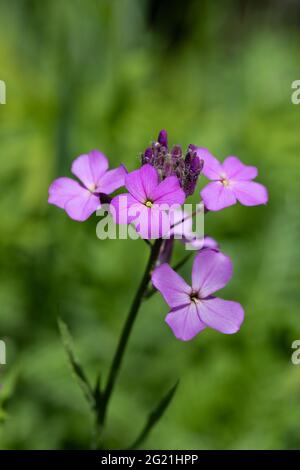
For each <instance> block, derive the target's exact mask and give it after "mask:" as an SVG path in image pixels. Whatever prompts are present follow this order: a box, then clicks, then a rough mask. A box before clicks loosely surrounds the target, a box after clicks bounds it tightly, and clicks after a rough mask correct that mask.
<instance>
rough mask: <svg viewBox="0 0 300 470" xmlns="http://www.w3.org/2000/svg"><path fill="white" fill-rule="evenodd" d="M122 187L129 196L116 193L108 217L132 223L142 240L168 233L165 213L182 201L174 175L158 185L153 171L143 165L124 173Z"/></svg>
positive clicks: (155, 171) (147, 165) (180, 190)
mask: <svg viewBox="0 0 300 470" xmlns="http://www.w3.org/2000/svg"><path fill="white" fill-rule="evenodd" d="M125 187H126V189H127V190H128V192H129V193H125V194H119V195H118V196H115V197H114V198H113V200H112V201H111V207H112V210H111V212H112V216H113V218H114V220H115V222H116V223H125V224H126V223H134V225H135V227H136V230H137V232H138V233H139V234H140V236H141V237H142V238H145V239H155V238H160V237H162V236H164V235H165V234H166V233H167V232H168V231H169V230H170V220H171V218H170V216H169V213H168V212H169V210H172V207H174V205H175V206H176V205H177V207H178V205H181V204H183V203H184V201H185V193H184V191H183V190H182V189H181V187H180V184H179V180H178V178H177V177H176V176H168V177H167V178H165V179H164V180H163V181H161V182H160V180H159V175H158V172H157V170H156V169H155V168H154V167H153V166H151V165H149V164H145V165H143V166H142V167H141V168H140V169H139V170H135V171H132V172H131V173H128V174H127V175H126V177H125Z"/></svg>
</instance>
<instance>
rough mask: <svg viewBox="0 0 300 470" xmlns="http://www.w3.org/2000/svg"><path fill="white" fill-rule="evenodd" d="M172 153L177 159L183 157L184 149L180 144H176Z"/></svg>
mask: <svg viewBox="0 0 300 470" xmlns="http://www.w3.org/2000/svg"><path fill="white" fill-rule="evenodd" d="M171 155H172V159H173V160H174V161H177V160H179V159H180V158H181V157H182V149H181V147H180V145H174V147H173V148H172V150H171Z"/></svg>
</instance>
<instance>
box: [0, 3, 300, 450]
mask: <svg viewBox="0 0 300 470" xmlns="http://www.w3.org/2000/svg"><path fill="white" fill-rule="evenodd" d="M299 25H300V5H299V2H296V1H291V0H290V1H288V2H287V1H284V0H281V1H279V0H277V1H272V2H261V1H260V2H259V1H251V2H250V1H227V2H211V1H208V0H206V1H197V0H186V1H185V2H182V1H180V0H178V1H174V2H167V1H166V0H160V1H159V0H119V1H118V0H115V1H113V0H110V1H109V0H102V1H101V0H99V1H96V0H62V1H60V0H44V1H43V2H41V1H39V0H14V1H10V2H7V1H4V0H2V1H1V2H0V63H1V67H0V79H1V80H5V82H6V86H7V104H6V105H1V106H0V116H1V127H0V136H1V139H0V142H1V159H0V168H1V176H0V178H1V198H0V213H1V219H0V227H1V228H0V234H1V235H0V264H1V274H0V276H1V279H0V281H1V282H0V338H1V339H5V341H6V343H7V365H6V366H1V370H0V382H2V384H3V387H2V388H1V390H0V409H1V412H0V418H1V424H0V447H1V448H4V449H51V448H52V449H55V448H56V449H70V448H88V447H89V445H90V438H91V429H92V417H91V415H90V412H89V409H88V407H87V405H86V403H85V401H84V399H83V397H82V394H81V391H80V389H79V388H78V386H77V384H76V382H75V381H74V379H73V377H72V375H71V371H70V368H69V366H68V364H67V360H66V357H65V353H64V350H63V348H62V345H61V341H60V338H59V334H58V330H57V323H56V320H57V317H58V316H59V315H60V316H61V317H62V318H64V320H65V321H66V322H67V323H68V325H69V326H70V329H71V331H72V334H73V336H74V339H75V343H76V347H77V350H78V354H79V356H80V358H81V360H82V362H83V363H84V365H85V367H86V369H87V371H88V373H89V375H90V377H91V378H92V380H95V377H96V374H97V373H98V371H101V373H102V375H103V377H105V374H106V373H107V369H108V364H109V360H110V358H111V356H112V353H113V351H114V348H115V346H116V342H117V339H118V336H119V333H120V330H121V326H122V324H123V321H124V319H125V316H126V313H127V309H128V306H129V303H130V301H131V299H132V297H133V294H134V289H135V288H136V285H137V282H138V281H139V279H140V277H141V275H142V272H143V269H144V265H145V262H146V258H147V254H148V253H147V247H146V246H145V245H144V243H143V242H142V241H131V240H111V241H100V240H98V239H97V237H96V232H95V231H96V224H97V221H98V220H97V217H96V216H92V217H91V218H90V219H89V220H88V221H87V222H86V223H84V224H80V223H77V222H74V221H72V220H71V219H69V218H68V217H67V216H66V214H65V213H64V212H63V211H62V210H60V209H58V208H56V207H54V206H48V204H47V192H48V186H49V184H50V182H51V181H52V180H53V179H54V178H56V177H58V176H62V175H68V176H69V175H70V173H69V169H70V164H71V161H72V160H73V159H74V158H75V157H76V156H78V155H79V154H81V153H84V152H86V151H89V150H91V149H93V148H98V149H100V150H101V151H103V152H104V153H105V154H106V155H107V156H108V157H109V159H110V162H111V166H112V167H114V166H116V165H118V164H120V163H121V162H124V163H125V164H126V166H127V168H128V169H129V170H133V169H135V168H136V167H137V166H138V165H139V152H140V151H142V150H143V149H144V148H145V147H146V146H147V145H148V144H149V142H150V141H151V140H152V139H155V138H156V136H157V133H158V131H159V130H160V129H161V128H166V129H167V130H168V132H169V139H170V141H171V142H172V143H174V144H175V143H181V144H182V145H183V146H184V147H185V146H186V145H188V144H189V143H194V144H197V145H199V146H205V147H208V148H209V149H210V150H211V152H212V153H214V154H215V155H216V156H217V157H219V158H220V159H221V160H222V159H223V158H224V157H225V156H227V155H230V154H231V155H237V156H239V157H240V158H241V159H242V161H243V162H244V163H248V164H253V165H256V166H258V167H259V178H258V181H260V182H262V183H264V184H265V185H266V186H267V187H268V189H269V193H270V202H269V204H268V205H267V206H266V207H257V208H246V207H241V206H238V205H236V206H234V207H231V208H228V209H226V210H224V211H222V212H219V213H214V214H208V215H207V218H206V233H207V234H209V235H211V236H213V237H214V238H216V239H217V240H218V242H219V243H220V245H221V248H222V250H223V251H224V252H225V253H227V254H229V255H230V256H231V258H232V260H233V263H234V276H233V279H232V281H231V282H230V284H229V285H228V286H227V287H226V289H224V291H222V297H224V298H228V299H234V300H237V301H239V302H241V303H242V304H243V305H244V307H245V311H246V320H245V323H244V325H243V327H242V329H241V331H240V333H239V334H237V335H233V336H226V335H221V334H219V333H217V332H215V331H212V330H206V331H205V332H203V333H202V334H201V335H199V336H198V337H197V338H196V339H195V340H194V341H192V342H189V343H182V342H180V341H177V340H176V339H175V338H174V337H173V335H172V333H171V331H170V330H169V328H168V327H167V326H166V325H165V323H164V316H165V314H166V313H167V306H166V305H165V303H164V302H163V300H162V299H161V298H160V296H158V295H156V296H154V297H153V298H152V299H151V300H149V301H148V302H147V303H145V304H144V305H143V308H142V310H141V311H140V314H139V317H138V321H137V323H136V325H135V328H134V332H133V335H132V338H131V342H130V346H129V349H128V354H127V357H126V360H125V363H124V367H123V370H122V373H121V376H120V380H119V381H118V384H117V388H116V390H115V395H114V397H113V400H112V402H111V408H110V413H109V421H108V428H107V433H106V438H105V439H106V445H107V446H110V447H123V448H124V447H126V446H128V445H129V444H130V443H131V441H132V440H133V439H134V438H135V437H136V435H137V432H138V431H139V430H140V428H141V426H142V425H143V423H144V420H145V417H146V415H147V413H148V412H149V411H150V410H151V409H152V408H153V406H154V405H155V404H156V403H157V401H158V400H159V399H160V397H161V396H162V394H164V393H165V391H166V390H167V389H168V388H169V387H170V386H171V385H172V384H173V383H174V382H175V381H176V379H177V378H180V379H181V383H180V387H179V389H178V391H177V394H176V397H175V399H174V401H173V402H172V404H171V406H170V408H169V409H168V411H167V413H166V415H165V416H164V418H163V419H162V421H161V422H160V423H159V425H158V426H157V427H156V429H155V430H154V431H153V433H152V434H151V436H150V437H149V439H148V441H147V442H146V443H145V446H146V447H147V448H158V449H159V448H161V449H189V448H195V449H223V448H224V449H255V448H256V449H263V448H265V449H290V448H300V367H299V368H298V367H297V366H294V365H292V363H291V353H292V349H291V343H292V341H294V340H295V339H300V310H299V306H300V305H299V304H300V298H299V281H300V249H299V230H300V220H299V196H300V189H299V181H300V159H299V155H300V137H299V136H300V133H299V126H300V105H299V106H295V105H292V103H291V83H292V81H294V80H296V79H300V76H299V52H300V34H299ZM204 180H205V178H204V177H202V178H201V181H200V183H199V189H200V187H201V186H203V185H204V184H205V181H204ZM197 193H198V190H197ZM182 254H183V249H182V248H181V252H180V249H179V250H178V252H177V253H176V257H178V258H179V257H180V256H181V255H182ZM190 267H191V263H189V265H187V266H186V267H185V268H184V269H182V274H183V275H185V276H186V278H187V279H188V277H189V275H190V274H189V273H190Z"/></svg>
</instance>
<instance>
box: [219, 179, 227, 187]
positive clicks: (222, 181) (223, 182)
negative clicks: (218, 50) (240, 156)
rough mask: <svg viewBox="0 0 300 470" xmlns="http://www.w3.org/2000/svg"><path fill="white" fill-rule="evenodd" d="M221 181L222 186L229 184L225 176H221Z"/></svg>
mask: <svg viewBox="0 0 300 470" xmlns="http://www.w3.org/2000/svg"><path fill="white" fill-rule="evenodd" d="M221 183H222V184H223V186H225V187H227V186H229V180H228V179H227V178H222V179H221Z"/></svg>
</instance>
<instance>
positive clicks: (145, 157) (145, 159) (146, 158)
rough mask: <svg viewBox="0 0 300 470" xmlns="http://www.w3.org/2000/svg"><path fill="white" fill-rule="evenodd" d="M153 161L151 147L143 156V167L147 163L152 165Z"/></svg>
mask: <svg viewBox="0 0 300 470" xmlns="http://www.w3.org/2000/svg"><path fill="white" fill-rule="evenodd" d="M152 160H153V150H152V148H151V147H148V148H147V149H146V150H145V152H144V153H143V154H142V165H145V164H146V163H150V164H151V163H152Z"/></svg>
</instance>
